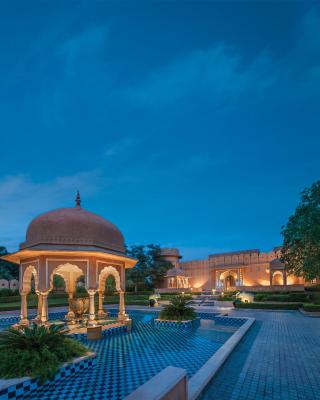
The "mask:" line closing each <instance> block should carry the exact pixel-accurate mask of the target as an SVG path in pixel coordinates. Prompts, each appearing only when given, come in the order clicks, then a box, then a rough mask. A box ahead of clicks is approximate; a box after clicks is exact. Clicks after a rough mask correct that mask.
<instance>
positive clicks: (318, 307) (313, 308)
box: [302, 304, 320, 312]
mask: <svg viewBox="0 0 320 400" xmlns="http://www.w3.org/2000/svg"><path fill="white" fill-rule="evenodd" d="M302 308H303V309H304V311H308V312H320V304H304V305H303V306H302Z"/></svg>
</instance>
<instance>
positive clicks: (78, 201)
mask: <svg viewBox="0 0 320 400" xmlns="http://www.w3.org/2000/svg"><path fill="white" fill-rule="evenodd" d="M76 207H78V208H80V207H81V197H80V193H79V190H77V196H76Z"/></svg>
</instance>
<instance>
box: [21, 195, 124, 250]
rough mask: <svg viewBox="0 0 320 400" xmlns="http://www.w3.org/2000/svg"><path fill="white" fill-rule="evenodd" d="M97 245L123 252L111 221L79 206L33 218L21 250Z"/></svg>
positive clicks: (118, 233) (122, 242) (118, 232)
mask: <svg viewBox="0 0 320 400" xmlns="http://www.w3.org/2000/svg"><path fill="white" fill-rule="evenodd" d="M81 247H84V248H85V249H88V248H90V249H91V248H92V247H98V248H101V249H104V250H107V251H111V252H116V253H122V254H124V253H125V248H124V238H123V236H122V233H121V232H120V231H119V229H118V228H117V227H116V226H115V225H113V224H112V223H111V222H110V221H107V220H106V219H104V218H102V217H100V216H99V215H97V214H94V213H92V212H89V211H86V210H84V209H83V208H81V207H80V197H79V198H78V197H77V206H76V207H75V208H60V209H57V210H53V211H49V212H46V213H44V214H41V215H39V216H38V217H36V218H34V219H33V220H32V221H31V223H30V225H29V227H28V229H27V234H26V241H25V242H24V243H21V245H20V249H27V248H37V249H39V248H41V249H51V248H56V249H61V248H63V249H66V250H73V249H76V250H78V249H79V248H81Z"/></svg>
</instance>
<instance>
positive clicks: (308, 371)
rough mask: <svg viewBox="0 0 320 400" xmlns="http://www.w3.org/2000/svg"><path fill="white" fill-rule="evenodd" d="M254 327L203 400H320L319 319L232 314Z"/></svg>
mask: <svg viewBox="0 0 320 400" xmlns="http://www.w3.org/2000/svg"><path fill="white" fill-rule="evenodd" d="M229 315H234V316H239V317H240V316H247V317H254V318H256V322H255V324H254V325H253V327H252V328H251V329H250V331H249V332H248V333H247V335H246V336H245V337H244V339H243V340H242V342H241V343H240V344H239V345H238V346H237V348H236V350H235V351H234V352H233V354H232V355H231V356H230V358H229V359H228V360H227V362H226V363H225V365H224V366H223V367H222V369H221V370H220V371H219V372H218V374H217V375H216V377H215V378H214V379H213V380H212V382H211V383H210V386H209V387H208V388H207V390H206V392H205V393H204V394H203V396H202V397H201V400H222V399H223V400H267V399H268V400H300V399H301V400H316V399H319V400H320V319H319V318H311V317H306V316H303V315H302V314H301V313H299V312H298V311H256V310H254V311H253V310H250V311H249V310H248V311H233V312H231V313H230V314H229Z"/></svg>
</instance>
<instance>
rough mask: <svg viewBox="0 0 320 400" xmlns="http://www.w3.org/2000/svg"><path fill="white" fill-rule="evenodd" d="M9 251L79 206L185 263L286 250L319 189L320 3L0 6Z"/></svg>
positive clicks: (1, 236)
mask: <svg viewBox="0 0 320 400" xmlns="http://www.w3.org/2000/svg"><path fill="white" fill-rule="evenodd" d="M0 57H1V58H0V60H1V61H0V134H1V158H0V244H2V245H5V246H7V247H8V249H9V250H15V249H16V247H17V245H18V243H19V242H20V241H22V240H23V239H24V232H25V229H26V227H27V224H28V222H29V221H30V220H31V219H32V218H33V217H34V216H35V215H37V214H39V213H41V212H43V211H47V210H50V209H53V208H57V207H69V206H73V204H74V197H75V192H76V190H77V189H79V190H80V192H81V195H82V200H83V206H84V208H87V209H89V210H91V211H94V212H97V213H99V214H101V215H103V216H104V217H106V218H107V219H110V220H111V221H112V222H114V223H115V224H116V225H118V226H119V228H120V229H121V230H122V232H123V233H124V235H125V238H126V241H127V243H128V244H133V243H159V244H161V245H164V246H177V247H179V248H180V249H181V252H182V254H183V255H184V256H185V259H192V258H200V257H207V255H208V254H209V253H212V252H217V251H228V250H240V249H247V248H260V249H262V250H269V249H271V248H272V247H273V246H276V245H279V244H281V236H280V229H281V225H282V224H284V223H285V222H286V220H287V218H288V216H289V215H290V214H291V213H292V212H293V210H294V208H295V206H296V204H297V202H298V200H299V196H300V192H301V191H302V189H303V188H304V187H306V186H308V185H310V184H311V183H312V182H313V181H315V180H317V179H319V178H320V174H319V172H320V151H319V149H320V5H319V2H312V1H303V2H302V1H301V2H294V1H292V2H290V1H255V2H253V1H247V2H241V1H235V2H231V1H228V2H222V1H221V2H220V1H211V2H210V1H206V2H202V1H194V2H190V1H188V2H183V1H175V2H174V1H166V2H159V1H157V2H142V1H127V2H101V1H100V2H94V1H83V2H81V1H71V0H69V1H66V0H65V1H61V0H60V1H58V0H56V1H39V0H38V1H30V0H26V1H22V0H21V1H16V0H13V1H12V0H10V1H2V2H1V4H0Z"/></svg>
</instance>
